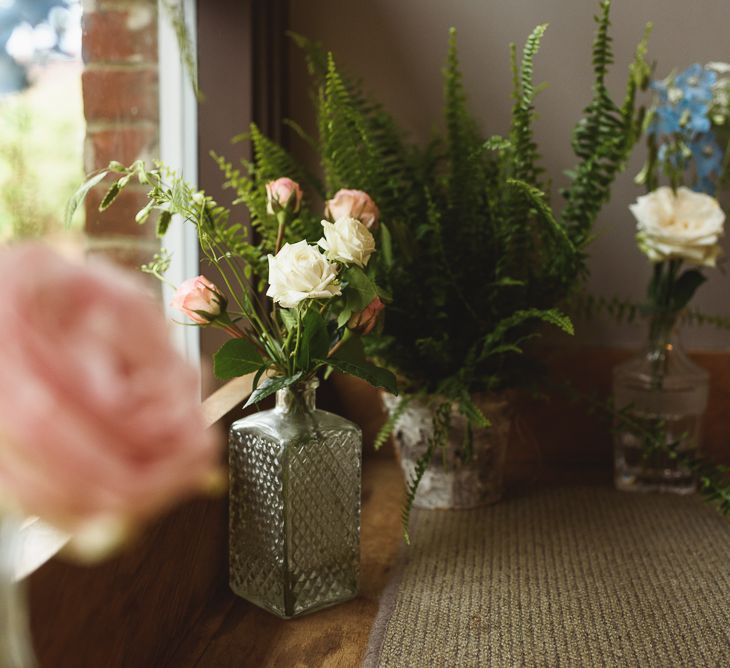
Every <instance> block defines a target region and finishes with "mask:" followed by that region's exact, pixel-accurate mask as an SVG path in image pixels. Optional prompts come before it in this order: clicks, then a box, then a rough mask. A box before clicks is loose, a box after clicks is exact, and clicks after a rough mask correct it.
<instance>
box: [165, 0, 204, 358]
mask: <svg viewBox="0 0 730 668" xmlns="http://www.w3.org/2000/svg"><path fill="white" fill-rule="evenodd" d="M180 2H181V3H182V7H183V11H184V15H185V21H186V23H187V26H188V35H189V36H190V40H191V41H192V48H193V52H194V53H195V51H196V35H197V30H196V26H197V14H196V2H195V0H180ZM158 16H159V20H158V53H159V56H158V58H159V64H158V67H159V96H160V117H159V118H160V120H159V123H160V125H159V127H160V159H161V160H162V162H164V163H165V164H166V165H169V166H170V167H172V168H173V169H175V170H177V171H178V172H179V173H180V175H181V176H182V177H183V178H185V179H186V180H187V181H188V182H189V183H191V184H192V185H193V186H195V187H197V184H198V180H199V173H198V168H199V165H198V107H197V100H196V97H195V92H194V91H193V86H192V83H191V81H190V77H189V75H188V72H187V71H186V70H185V67H184V65H183V62H182V58H181V54H180V47H179V44H178V40H177V37H176V35H175V30H174V29H173V27H172V25H171V24H170V21H169V20H167V17H166V13H165V9H164V7H163V6H162V0H158ZM177 222H178V224H176V225H175V224H173V225H170V227H169V228H168V230H167V233H166V234H165V236H164V237H163V239H162V244H163V246H164V247H165V248H167V249H168V250H169V251H170V253H171V255H172V262H171V264H170V268H169V270H168V272H167V278H168V279H169V281H170V283H171V284H172V285H179V284H180V283H182V282H183V281H185V280H186V279H188V278H192V277H194V276H197V275H198V274H199V273H200V272H199V262H200V257H199V255H200V254H199V249H198V237H197V233H196V230H195V228H194V227H193V226H192V225H184V224H180V223H181V221H177ZM173 295H174V289H173V288H172V287H171V285H168V284H164V286H163V298H164V301H165V312H166V314H167V316H168V318H170V319H176V318H179V314H177V312H173V311H172V310H171V309H170V306H169V304H170V301H171V300H172V297H173ZM171 336H172V337H173V341H174V342H175V345H176V346H177V348H178V349H179V350H180V351H181V352H182V353H183V354H184V355H185V357H186V358H187V359H188V360H189V361H190V362H192V363H193V364H194V366H195V367H196V368H197V369H200V361H201V355H200V330H199V329H198V328H197V327H183V326H178V327H174V328H172V331H171Z"/></svg>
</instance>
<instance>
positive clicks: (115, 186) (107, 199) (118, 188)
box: [99, 174, 131, 211]
mask: <svg viewBox="0 0 730 668" xmlns="http://www.w3.org/2000/svg"><path fill="white" fill-rule="evenodd" d="M130 178H131V174H127V176H123V177H122V178H121V179H119V181H116V182H115V183H112V185H111V187H110V188H109V190H107V191H106V195H104V198H103V199H102V200H101V204H99V211H106V210H107V209H108V208H109V207H110V206H111V205H112V203H113V202H114V200H115V199H116V198H117V196H118V195H119V193H120V192H122V189H123V188H124V187H125V186H126V185H127V184H128V183H129V179H130Z"/></svg>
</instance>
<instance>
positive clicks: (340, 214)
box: [325, 190, 380, 232]
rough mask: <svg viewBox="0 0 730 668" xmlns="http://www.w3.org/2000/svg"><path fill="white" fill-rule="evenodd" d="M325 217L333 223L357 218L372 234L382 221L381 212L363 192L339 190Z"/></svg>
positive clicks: (329, 204)
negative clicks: (341, 219)
mask: <svg viewBox="0 0 730 668" xmlns="http://www.w3.org/2000/svg"><path fill="white" fill-rule="evenodd" d="M325 215H326V216H328V217H329V218H330V219H331V220H332V221H333V222H334V221H338V220H339V219H340V218H356V219H357V220H359V221H360V222H361V223H362V224H363V225H365V227H367V228H368V229H369V230H370V231H371V232H372V231H375V230H376V229H377V227H378V221H379V220H380V210H379V209H378V207H377V206H376V205H375V202H373V200H372V198H371V197H370V195H368V194H367V193H366V192H364V191H362V190H338V191H337V192H336V193H335V196H334V197H333V198H332V199H331V200H329V201H328V202H327V206H326V208H325Z"/></svg>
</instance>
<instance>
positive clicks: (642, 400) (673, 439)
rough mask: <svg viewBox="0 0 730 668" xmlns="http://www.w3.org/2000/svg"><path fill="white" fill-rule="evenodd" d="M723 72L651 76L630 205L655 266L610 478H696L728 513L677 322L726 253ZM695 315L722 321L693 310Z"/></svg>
mask: <svg viewBox="0 0 730 668" xmlns="http://www.w3.org/2000/svg"><path fill="white" fill-rule="evenodd" d="M728 71H730V67H729V66H727V65H725V64H724V63H710V64H708V65H706V66H702V65H699V64H694V65H691V66H690V67H688V68H687V69H686V70H684V71H682V72H680V73H679V74H672V75H671V76H669V77H667V78H666V79H664V80H660V81H654V82H652V84H651V87H652V89H653V90H654V92H655V101H654V104H653V106H652V107H651V108H650V110H649V113H648V114H647V119H646V124H645V135H646V140H647V148H648V151H647V153H648V159H647V162H646V165H645V167H644V169H643V170H642V172H641V173H640V174H639V176H638V177H637V179H636V180H637V182H638V183H640V184H644V185H646V187H647V189H648V190H649V191H650V192H649V193H648V194H646V195H643V196H641V197H639V198H638V200H637V201H636V202H635V203H634V204H632V205H631V206H630V210H631V213H632V214H633V215H634V217H635V218H636V221H637V234H636V241H637V244H638V247H639V249H640V251H641V252H643V253H644V254H645V255H646V256H647V258H648V259H649V261H650V262H651V263H652V270H653V271H652V278H651V280H650V282H649V288H648V291H647V298H646V302H645V303H644V304H641V305H640V306H638V307H635V308H634V310H635V311H638V312H640V313H642V314H643V315H645V316H646V317H647V319H648V321H649V337H648V345H647V347H646V350H645V352H643V353H642V354H641V355H639V356H637V357H635V358H632V359H631V360H629V361H627V362H625V363H623V364H621V365H619V366H618V367H616V368H615V369H614V402H615V404H616V419H615V423H616V428H615V480H616V485H617V486H618V487H619V488H620V489H624V490H637V489H638V490H660V491H674V492H679V493H687V492H691V491H694V489H695V488H696V486H697V482H698V480H699V481H700V483H701V486H702V489H703V491H704V492H706V493H707V495H708V496H710V498H712V499H714V500H718V501H719V502H720V507H721V509H722V510H723V511H725V512H727V511H728V510H729V509H730V485H729V484H728V483H729V481H728V479H727V475H726V471H724V470H722V469H721V468H718V467H713V466H712V465H711V464H710V463H709V462H706V461H703V460H702V459H701V458H700V457H699V456H698V454H697V450H698V448H699V446H700V427H701V420H702V415H703V413H704V411H705V407H706V405H707V398H708V379H709V376H708V373H707V371H705V370H704V369H702V368H700V367H699V366H697V365H696V364H694V362H692V360H690V359H689V357H687V356H686V355H685V354H684V351H683V349H682V346H681V340H680V338H679V335H678V329H679V324H680V323H681V321H682V319H683V316H684V315H685V314H686V313H687V310H688V306H689V303H690V301H691V300H692V298H693V296H694V294H695V292H696V291H697V289H698V288H699V287H700V286H701V285H702V284H703V283H704V282H705V281H706V280H707V276H706V274H705V271H706V269H708V268H713V267H715V266H716V264H717V262H718V258H719V257H720V256H721V253H722V249H721V246H720V239H721V237H722V236H723V233H724V224H725V213H724V211H723V210H722V208H721V207H720V204H719V202H718V201H717V200H716V199H715V197H714V196H713V195H714V193H715V192H716V190H717V188H718V186H721V185H722V184H723V183H724V182H726V180H727V175H728V169H727V165H728V163H727V160H728V157H727V146H728V140H729V139H730V134H729V133H728V127H729V125H730V103H729V100H730V96H729V94H728V93H729V91H730V79H728V78H727V76H725V75H727V73H728ZM662 177H664V178H666V180H667V181H668V182H669V184H668V185H661V181H662ZM617 302H618V300H617ZM628 311H629V312H631V309H629V310H628ZM691 318H694V319H695V320H698V321H702V320H703V319H706V320H707V321H709V322H714V323H715V324H721V325H722V324H724V323H723V321H722V319H719V318H704V317H703V316H701V315H698V314H697V313H696V312H694V313H692V314H691ZM691 318H690V319H691ZM680 398H681V401H680ZM697 474H699V475H697Z"/></svg>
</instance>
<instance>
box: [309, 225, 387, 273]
mask: <svg viewBox="0 0 730 668" xmlns="http://www.w3.org/2000/svg"><path fill="white" fill-rule="evenodd" d="M322 227H323V228H324V237H323V238H322V239H320V240H319V245H320V246H321V247H322V248H323V249H324V250H325V251H326V253H327V257H328V258H329V259H330V260H332V261H333V262H341V263H342V264H355V265H357V266H358V267H366V266H367V264H368V261H369V260H370V256H371V255H372V254H373V253H374V252H375V237H373V235H372V233H371V232H370V230H368V228H367V227H366V226H365V225H364V224H363V223H361V222H360V221H359V220H356V219H355V218H340V219H339V220H337V221H336V222H335V223H330V222H329V221H327V220H323V221H322Z"/></svg>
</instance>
